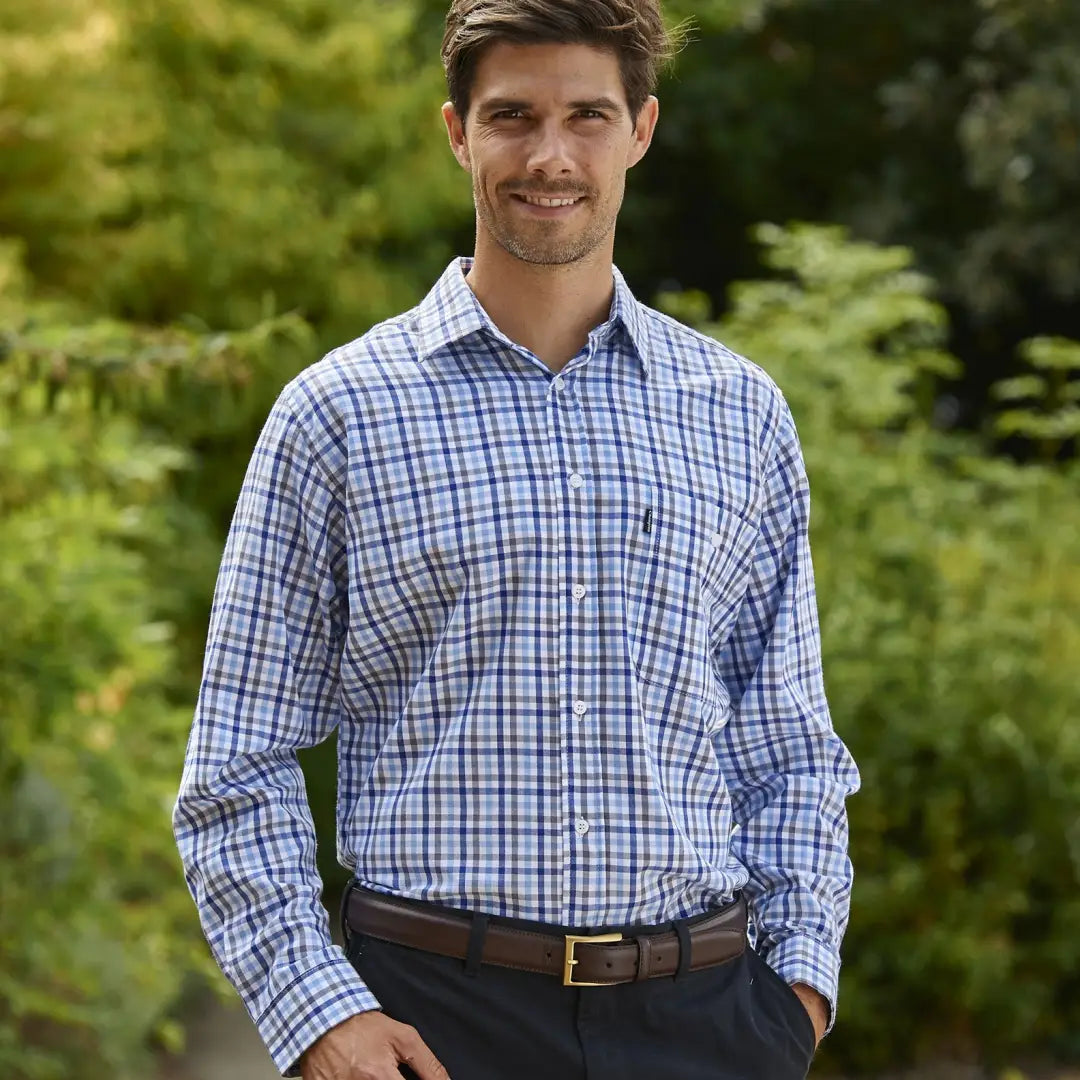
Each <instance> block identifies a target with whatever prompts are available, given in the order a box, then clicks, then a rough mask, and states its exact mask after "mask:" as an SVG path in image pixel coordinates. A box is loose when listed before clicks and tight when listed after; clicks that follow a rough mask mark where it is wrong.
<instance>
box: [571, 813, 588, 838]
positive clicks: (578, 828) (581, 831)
mask: <svg viewBox="0 0 1080 1080" xmlns="http://www.w3.org/2000/svg"><path fill="white" fill-rule="evenodd" d="M588 831H589V823H588V822H587V821H586V820H585V819H584V818H583V817H579V818H578V819H577V821H575V822H574V832H576V833H577V834H578V836H584V835H585V834H586V833H587V832H588Z"/></svg>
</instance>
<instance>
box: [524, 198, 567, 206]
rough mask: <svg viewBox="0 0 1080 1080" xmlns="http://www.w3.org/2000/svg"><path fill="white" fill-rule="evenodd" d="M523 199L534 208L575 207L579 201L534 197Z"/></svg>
mask: <svg viewBox="0 0 1080 1080" xmlns="http://www.w3.org/2000/svg"><path fill="white" fill-rule="evenodd" d="M522 198H523V199H524V200H525V201H526V202H527V203H531V204H532V205H533V206H573V205H574V203H576V202H577V201H578V200H577V199H537V198H534V197H533V196H532V195H522Z"/></svg>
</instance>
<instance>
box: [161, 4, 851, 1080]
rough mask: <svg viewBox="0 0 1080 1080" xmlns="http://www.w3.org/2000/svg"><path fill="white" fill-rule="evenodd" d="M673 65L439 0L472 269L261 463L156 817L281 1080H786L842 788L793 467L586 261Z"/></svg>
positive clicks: (325, 387)
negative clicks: (331, 868)
mask: <svg viewBox="0 0 1080 1080" xmlns="http://www.w3.org/2000/svg"><path fill="white" fill-rule="evenodd" d="M673 51H674V46H673V43H672V40H671V38H670V36H669V35H668V33H667V32H666V31H665V29H664V24H663V22H662V20H661V16H660V12H659V10H658V7H657V4H656V2H655V0H457V2H456V3H455V4H454V5H453V7H452V8H451V10H450V13H449V15H448V18H447V28H446V36H445V40H444V48H443V58H444V62H445V66H446V71H447V78H448V83H449V89H450V101H449V102H448V103H447V104H446V105H445V106H444V107H443V115H444V118H445V121H446V126H447V131H448V133H449V138H450V145H451V147H452V149H453V152H454V154H455V156H456V157H457V160H458V161H459V162H460V164H461V165H462V167H463V168H464V169H465V170H466V171H467V172H468V173H469V174H470V176H471V177H472V185H473V195H474V200H475V204H476V217H477V232H476V249H475V252H474V255H473V257H472V258H461V259H457V260H455V261H454V262H453V263H451V265H450V266H449V267H448V268H447V270H446V272H445V273H444V274H443V276H442V278H441V279H440V281H439V282H438V283H437V284H436V285H435V287H434V288H433V290H432V291H431V293H430V294H429V295H428V296H427V297H426V299H424V300H423V302H422V303H420V304H419V306H417V307H416V308H414V309H413V310H411V311H408V312H406V313H404V314H402V315H400V316H397V317H396V318H393V319H390V320H388V321H387V322H385V323H383V324H380V325H379V326H376V327H374V328H373V329H371V330H370V331H369V332H368V333H367V334H365V335H364V336H363V337H361V338H359V339H358V340H357V341H354V342H353V343H351V344H349V345H346V346H344V347H343V348H340V349H338V350H336V351H335V352H333V353H331V354H330V355H329V356H327V357H326V358H325V359H324V360H323V361H322V362H321V363H319V364H316V365H315V366H313V367H312V368H309V369H308V370H307V371H305V372H304V373H303V374H301V375H300V376H299V377H298V378H297V379H295V380H294V381H293V382H292V383H291V384H290V385H289V386H288V387H286V388H285V390H284V391H283V392H282V394H281V397H280V398H279V400H278V402H277V404H276V405H275V407H274V410H273V412H272V413H271V416H270V418H269V420H268V422H267V424H266V426H265V428H264V430H263V433H262V435H261V437H260V439H259V444H258V446H257V447H256V450H255V453H254V456H253V458H252V462H251V465H250V467H249V470H248V474H247V477H246V479H245V482H244V486H243V490H242V492H241V494H240V499H239V502H238V505H237V508H236V513H235V517H234V520H233V525H232V529H231V531H230V534H229V540H228V544H227V547H226V550H225V555H224V558H223V561H222V567H221V572H220V576H219V580H218V586H217V591H216V593H215V600H214V610H213V614H212V617H211V624H210V632H209V638H208V646H207V654H206V662H205V668H204V677H203V684H202V689H201V692H200V696H199V702H198V706H197V710H196V716H195V722H194V725H193V728H192V734H191V739H190V742H189V746H188V755H187V760H186V764H185V769H184V775H183V779H182V784H181V789H180V793H179V798H178V800H177V805H176V812H175V826H176V832H177V838H178V842H179V846H180V850H181V853H182V855H183V858H184V862H185V867H186V871H187V880H188V883H189V886H190V888H191V890H192V893H193V895H194V897H195V900H196V903H197V904H198V907H199V911H200V914H201V917H202V920H203V925H204V928H205V931H206V934H207V938H208V940H209V942H210V944H211V946H212V948H213V951H214V954H215V957H216V958H217V960H218V962H219V963H220V964H221V966H222V968H223V970H224V971H225V973H226V974H227V975H228V977H229V978H230V979H231V981H232V982H233V984H234V985H235V986H236V988H237V990H238V991H239V993H240V995H241V996H242V998H243V1000H244V1002H245V1004H246V1006H247V1008H248V1010H249V1011H250V1013H251V1016H252V1018H253V1020H254V1021H255V1023H256V1024H257V1025H258V1027H259V1030H260V1032H261V1034H262V1036H263V1038H264V1039H265V1041H266V1043H267V1046H268V1048H269V1050H270V1052H271V1054H272V1056H273V1058H274V1060H275V1062H276V1063H277V1065H278V1067H279V1068H280V1069H281V1071H282V1072H283V1073H284V1074H285V1075H287V1076H296V1075H302V1076H303V1077H304V1078H305V1080H390V1078H392V1077H396V1076H400V1075H403V1074H404V1075H406V1076H414V1077H415V1076H419V1077H421V1078H423V1080H436V1078H439V1077H445V1076H447V1075H448V1071H449V1074H450V1075H453V1076H455V1077H456V1078H457V1080H495V1078H500V1080H502V1078H505V1077H508V1076H509V1077H513V1078H515V1080H578V1078H580V1080H584V1078H585V1077H588V1078H589V1080H638V1078H640V1080H645V1078H649V1080H654V1078H656V1077H673V1078H674V1077H678V1078H679V1080H695V1078H701V1080H705V1078H714V1080H715V1078H729V1080H735V1078H740V1080H748V1078H752V1080H789V1078H795V1077H805V1075H806V1072H807V1069H808V1066H809V1063H810V1060H811V1058H812V1057H813V1054H814V1052H815V1049H816V1047H817V1044H818V1042H819V1041H820V1039H821V1037H822V1035H823V1034H824V1033H825V1032H826V1031H827V1030H828V1028H829V1027H831V1024H832V1022H833V1018H834V1015H835V1004H836V987H837V976H838V971H839V964H840V943H841V939H842V937H843V934H844V930H845V928H846V924H847V919H848V907H849V899H850V889H851V880H852V873H851V864H850V861H849V859H848V854H847V841H848V830H847V817H846V811H845V800H846V797H847V796H848V795H849V794H851V793H852V792H854V791H855V790H857V787H858V783H859V778H858V772H857V770H856V768H855V765H854V763H853V761H852V760H851V757H850V755H849V753H848V751H847V749H846V748H845V746H844V744H843V743H842V742H841V740H840V739H839V738H838V736H837V734H836V733H835V731H834V730H833V727H832V723H831V720H830V717H829V710H828V705H827V702H826V699H825V694H824V689H823V679H822V672H821V658H820V645H819V631H818V622H817V609H816V600H815V596H814V583H813V569H812V565H811V558H810V549H809V543H808V515H809V494H808V487H807V480H806V474H805V470H804V467H803V459H802V454H801V451H800V448H799V442H798V437H797V435H796V431H795V427H794V424H793V421H792V418H791V414H790V412H789V410H788V408H787V405H786V403H785V401H784V399H783V396H782V395H781V393H780V391H779V390H778V389H777V387H776V386H775V384H774V383H773V382H772V381H771V380H770V379H769V378H768V377H767V376H766V375H765V374H764V373H763V372H762V371H761V370H760V369H759V368H757V367H755V366H754V365H753V364H751V363H750V362H748V361H747V360H744V359H742V358H741V357H739V356H736V355H735V354H733V353H731V352H730V351H729V350H727V349H725V348H724V347H723V346H722V345H720V344H719V343H717V342H715V341H713V340H710V339H708V338H705V337H703V336H701V335H699V334H697V333H695V332H693V331H692V330H690V329H688V328H687V327H684V326H682V325H681V324H679V323H678V322H676V321H675V320H673V319H671V318H668V317H666V316H664V315H662V314H660V313H658V312H656V311H654V310H652V309H650V308H648V307H646V306H644V305H643V304H641V303H639V302H638V301H637V300H636V299H635V297H634V296H633V294H632V293H631V291H630V289H629V288H628V286H627V284H626V281H625V280H624V279H623V277H622V275H621V274H619V272H618V271H617V270H616V269H615V268H614V266H613V261H612V260H613V252H614V238H615V226H616V219H617V216H618V213H619V209H620V207H621V205H622V201H623V195H624V189H625V182H626V173H627V170H628V169H630V168H631V167H632V166H634V165H635V164H636V163H637V162H638V161H640V160H641V158H642V157H643V156H644V154H645V153H646V151H647V150H648V148H649V145H650V142H651V140H652V136H653V132H654V129H655V127H656V124H657V118H658V113H659V106H658V103H657V100H656V98H655V97H654V96H653V95H652V90H653V89H654V84H655V80H656V71H657V67H658V64H659V62H660V61H661V60H663V59H665V58H667V57H668V56H670V54H671V53H672V52H673ZM334 730H337V732H338V736H339V742H338V747H339V799H338V821H337V824H338V851H339V857H340V859H341V861H342V863H343V864H344V865H345V866H346V867H348V868H349V869H350V871H351V872H352V875H353V878H352V882H351V884H350V887H349V889H348V890H347V891H346V893H345V896H344V897H343V898H342V905H341V917H342V929H343V933H344V937H345V941H346V945H345V949H344V951H343V950H342V949H340V948H338V947H337V946H336V945H334V944H333V942H332V940H331V937H330V934H329V927H328V922H327V918H326V915H325V912H324V910H323V908H322V906H321V903H320V895H321V884H320V882H319V879H318V876H317V873H316V869H315V836H314V830H313V826H312V822H311V815H310V812H309V810H308V806H307V803H306V800H305V794H304V785H303V778H302V775H301V772H300V768H299V765H298V764H297V758H296V751H297V750H298V749H299V748H302V747H307V746H312V745H314V744H316V743H318V742H320V741H321V740H323V739H325V738H327V737H328V736H329V735H330V734H331V733H332V732H333V731H334Z"/></svg>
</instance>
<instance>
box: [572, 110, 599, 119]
mask: <svg viewBox="0 0 1080 1080" xmlns="http://www.w3.org/2000/svg"><path fill="white" fill-rule="evenodd" d="M578 116H580V117H581V118H582V119H583V120H603V119H604V114H603V113H602V112H598V111H597V110H596V109H582V110H581V111H580V112H579V113H578Z"/></svg>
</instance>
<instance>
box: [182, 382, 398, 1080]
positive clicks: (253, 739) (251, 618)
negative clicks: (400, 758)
mask: <svg viewBox="0 0 1080 1080" xmlns="http://www.w3.org/2000/svg"><path fill="white" fill-rule="evenodd" d="M287 395H288V390H286V391H285V393H283V394H282V396H281V398H279V400H278V402H277V403H276V405H275V406H274V408H273V410H272V411H271V414H270V416H269V418H268V420H267V422H266V425H265V427H264V428H263V431H262V434H261V435H260V437H259V440H258V444H257V445H256V448H255V451H254V454H253V456H252V459H251V462H250V464H249V466H248V470H247V475H246V477H245V479H244V484H243V488H242V490H241V494H240V497H239V501H238V503H237V506H236V510H235V513H234V516H233V521H232V526H231V528H230V531H229V536H228V540H227V542H226V547H225V552H224V555H223V558H222V563H221V568H220V572H219V575H218V581H217V587H216V590H215V593H214V602H213V608H212V612H211V617H210V629H209V635H208V641H207V650H206V656H205V662H204V667H203V675H202V684H201V687H200V691H199V698H198V704H197V706H196V711H195V718H194V722H193V725H192V729H191V735H190V738H189V741H188V747H187V755H186V759H185V762H184V770H183V776H182V778H181V783H180V791H179V796H178V798H177V802H176V806H175V810H174V813H173V827H174V831H175V834H176V839H177V844H178V847H179V849H180V854H181V858H182V859H183V863H184V870H185V877H186V880H187V884H188V888H189V889H190V890H191V894H192V896H193V897H194V899H195V903H196V905H197V907H198V910H199V917H200V920H201V922H202V927H203V931H204V933H205V934H206V938H207V941H208V942H209V945H210V948H211V951H212V952H213V955H214V958H215V959H216V961H217V962H218V964H219V965H220V967H221V969H222V971H223V972H224V973H225V975H226V977H227V978H228V979H229V981H230V982H231V983H232V984H233V986H234V987H235V988H236V990H237V992H238V993H239V994H240V997H241V999H242V1000H243V1002H244V1005H245V1007H246V1008H247V1010H248V1012H249V1013H250V1015H251V1017H252V1019H253V1020H254V1021H255V1024H256V1026H257V1027H258V1029H259V1032H260V1034H261V1036H262V1038H263V1041H264V1042H265V1043H266V1046H267V1049H268V1050H269V1051H270V1055H271V1056H272V1057H273V1059H274V1062H275V1064H276V1065H277V1067H278V1069H279V1070H280V1071H281V1072H282V1073H283V1074H284V1075H286V1076H298V1075H299V1068H298V1062H299V1058H300V1056H301V1055H302V1053H303V1052H304V1050H306V1049H307V1048H308V1047H309V1046H310V1045H311V1044H312V1043H314V1042H315V1041H316V1040H317V1039H318V1038H319V1037H320V1036H321V1035H323V1034H324V1033H325V1032H326V1031H328V1030H329V1029H330V1028H332V1027H334V1026H336V1025H337V1024H339V1023H341V1022H342V1021H344V1020H346V1019H348V1018H349V1017H350V1016H353V1015H355V1014H357V1013H360V1012H364V1011H366V1010H369V1009H372V1008H378V1002H377V1000H376V999H375V997H374V996H373V995H372V993H371V992H370V991H369V990H368V988H367V987H366V986H365V985H364V983H363V981H362V980H361V979H360V978H359V976H358V975H357V974H356V972H355V970H354V969H353V967H352V965H351V964H350V963H349V962H348V960H347V959H346V957H345V955H344V953H343V952H342V950H341V949H340V948H338V947H337V946H335V945H334V944H333V942H332V939H331V937H330V930H329V920H328V918H327V915H326V912H325V909H324V908H323V906H322V904H321V901H320V897H321V892H322V882H321V881H320V879H319V876H318V871H317V869H316V862H315V829H314V824H313V822H312V818H311V811H310V809H309V807H308V803H307V798H306V791H305V786H304V778H303V774H302V772H301V770H300V765H299V762H298V760H297V756H296V751H297V750H298V749H300V748H302V747H310V746H314V745H315V744H316V743H319V742H321V741H323V740H324V739H326V738H327V737H328V736H329V735H330V734H331V733H332V732H333V731H334V729H335V728H336V727H337V724H338V720H339V699H338V661H339V657H340V649H341V643H342V639H343V637H344V632H345V626H346V624H347V611H346V610H345V605H346V599H345V598H346V595H347V593H346V589H345V576H346V574H347V570H346V559H345V544H344V515H343V510H342V505H341V502H340V500H339V498H338V497H337V496H336V495H335V494H334V491H333V488H332V486H331V484H330V482H329V481H328V479H327V475H326V473H325V472H324V471H323V470H322V469H321V468H320V464H319V462H318V461H317V458H316V453H315V449H314V446H313V443H312V441H311V440H310V439H309V437H308V436H307V434H306V433H305V431H304V430H303V429H302V428H301V425H300V423H299V421H298V420H297V418H296V416H295V414H294V412H293V410H292V409H291V408H290V406H289V403H288V396H287Z"/></svg>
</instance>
